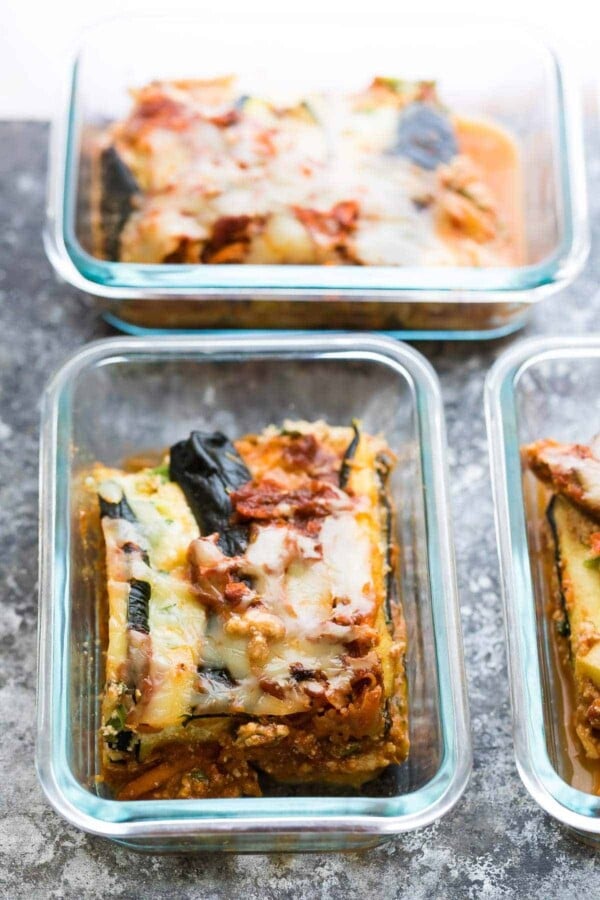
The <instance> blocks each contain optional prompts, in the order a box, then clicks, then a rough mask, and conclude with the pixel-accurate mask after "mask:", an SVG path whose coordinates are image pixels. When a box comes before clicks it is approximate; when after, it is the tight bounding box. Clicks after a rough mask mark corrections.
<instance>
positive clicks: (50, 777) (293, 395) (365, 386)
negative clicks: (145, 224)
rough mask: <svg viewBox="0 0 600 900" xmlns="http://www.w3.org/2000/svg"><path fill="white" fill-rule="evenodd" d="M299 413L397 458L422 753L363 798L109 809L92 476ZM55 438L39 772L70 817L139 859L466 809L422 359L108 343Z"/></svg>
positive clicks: (281, 794)
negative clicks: (85, 534)
mask: <svg viewBox="0 0 600 900" xmlns="http://www.w3.org/2000/svg"><path fill="white" fill-rule="evenodd" d="M242 385H243V388H242V387H241V386H242ZM286 416H294V417H297V416H300V417H302V416H305V417H310V418H311V419H316V418H319V417H322V418H324V419H326V420H327V421H329V422H330V423H338V422H340V423H341V422H347V421H350V420H351V419H352V417H353V416H354V417H360V418H361V419H362V422H363V426H364V428H365V429H370V430H371V431H373V432H374V433H376V432H378V431H380V430H381V431H382V432H384V433H385V436H386V438H387V440H388V442H389V443H390V445H391V447H392V448H393V450H394V452H396V453H397V454H398V456H399V464H398V466H397V468H396V470H395V472H394V475H393V478H392V480H391V486H390V493H391V497H392V500H393V502H394V503H395V504H396V505H397V514H396V528H397V539H398V544H399V547H400V548H401V549H400V553H399V556H400V560H399V564H398V569H399V583H400V590H401V596H402V599H403V604H404V614H405V617H406V622H407V631H408V647H409V649H408V657H407V677H408V685H409V687H408V695H409V706H410V726H409V731H410V740H411V749H410V754H409V757H408V759H407V761H406V762H405V763H404V764H403V765H402V766H397V767H391V768H389V769H388V770H386V771H385V772H384V773H383V774H382V775H380V776H379V777H378V778H377V779H376V780H375V781H372V782H369V783H367V784H366V785H364V786H363V787H362V788H361V789H360V790H350V789H347V788H332V787H331V786H329V787H328V788H327V789H326V790H324V789H323V788H320V789H319V788H318V787H315V786H314V785H313V786H308V787H307V786H304V787H302V786H300V787H298V786H296V787H293V788H292V787H289V786H281V785H280V786H279V787H278V788H277V789H276V790H274V791H272V792H271V793H270V794H269V795H268V796H263V797H260V798H248V797H246V798H242V799H216V800H214V799H187V800H137V801H131V800H130V801H124V800H113V799H109V798H108V797H107V796H105V791H104V789H103V785H102V783H101V782H99V781H98V780H97V776H98V774H99V771H100V768H99V766H100V762H99V748H98V741H97V734H98V727H99V724H100V695H101V692H102V689H103V647H102V641H101V633H102V623H101V621H99V618H100V617H99V613H98V599H99V598H98V596H97V593H98V588H97V587H95V584H97V582H95V580H94V579H93V577H92V573H93V571H94V567H95V566H96V565H97V561H96V560H95V559H90V558H89V551H86V550H85V546H86V545H85V543H84V541H83V539H82V535H81V533H80V529H79V528H78V525H77V510H78V503H77V498H76V495H75V487H74V486H75V480H76V478H77V474H78V473H79V472H81V471H82V470H84V469H86V468H87V467H88V466H89V465H90V463H92V462H93V461H95V460H97V459H100V460H102V461H103V462H106V463H108V464H111V463H116V464H119V463H120V462H121V461H122V460H123V458H124V457H126V456H128V455H130V454H131V453H132V452H134V451H135V452H139V451H140V449H141V448H143V449H150V448H154V449H157V448H158V449H160V448H162V447H165V446H168V445H169V444H170V443H171V442H172V441H173V439H178V438H180V437H181V435H184V434H187V433H189V431H190V429H192V428H195V427H200V428H209V429H213V428H219V429H223V430H224V431H226V432H228V433H229V434H230V435H232V436H236V435H239V434H242V433H244V432H247V431H252V430H257V429H262V428H263V427H264V426H265V424H267V423H269V422H281V421H283V419H284V418H285V417H286ZM42 430H43V438H42V444H43V447H42V453H41V572H40V586H41V587H40V622H39V681H38V691H39V694H38V737H37V767H38V773H39V777H40V780H41V783H42V786H43V788H44V791H45V792H46V795H47V797H48V799H49V800H50V802H51V803H52V805H53V806H54V808H55V809H56V810H57V811H58V812H59V813H61V815H63V816H64V817H65V818H66V819H67V820H68V821H69V822H71V823H72V824H74V825H76V826H77V827H79V828H82V829H84V830H85V831H88V832H91V833H94V834H98V835H102V836H104V837H108V838H112V839H114V840H116V841H119V842H121V843H124V844H126V845H128V846H131V847H135V848H138V849H148V850H150V849H152V850H157V851H161V850H165V851H168V850H176V851H184V850H196V849H220V850H236V851H240V850H248V851H260V850H317V849H318V850H324V849H332V850H333V849H348V848H361V847H368V846H372V845H374V844H377V843H379V842H381V841H382V840H384V839H385V838H386V837H388V836H390V835H393V834H397V833H399V832H403V831H407V830H411V829H415V828H419V827H422V826H425V825H427V824H430V823H431V822H433V821H434V820H436V819H438V818H439V817H440V816H442V815H443V814H444V813H446V812H447V811H448V810H449V809H450V808H451V807H452V806H453V805H454V804H455V803H456V802H457V800H458V799H459V797H460V796H461V794H462V792H463V790H464V788H465V786H466V783H467V781H468V777H469V773H470V768H471V742H470V730H469V724H468V711H467V701H466V689H465V678H464V670H463V661H462V645H461V635H460V623H459V616H458V610H457V593H456V584H455V573H454V563H453V549H452V539H451V535H450V512H449V508H448V495H447V483H446V462H445V459H446V446H445V436H444V422H443V414H442V403H441V399H440V394H439V388H438V384H437V380H436V377H435V375H434V373H433V370H432V369H431V368H430V366H429V365H428V363H427V362H425V361H424V360H423V358H422V357H421V356H420V354H418V353H417V352H416V351H414V350H412V349H411V348H409V347H407V346H406V345H403V344H398V343H396V342H395V341H392V340H390V339H389V338H381V337H373V336H368V335H367V336H364V335H355V336H353V335H335V334H331V335H327V336H323V335H315V336H308V335H305V336H294V337H291V336H287V337H283V336H280V337H278V336H276V335H270V336H262V337H260V338H257V337H255V336H253V337H252V338H250V337H245V336H240V335H236V336H230V337H224V336H219V337H202V338H200V337H188V338H185V337H173V336H171V337H162V338H137V339H133V338H114V339H109V340H105V341H101V342H98V343H96V344H93V345H91V346H88V347H86V348H84V349H82V350H81V351H79V352H78V353H77V354H76V355H75V356H73V357H71V359H70V360H68V361H67V363H66V364H65V365H64V366H63V367H62V369H61V370H60V371H59V372H58V374H57V375H55V377H54V378H53V380H52V381H51V383H50V385H49V387H48V388H47V390H46V393H45V396H44V402H43V422H42ZM86 554H87V555H86Z"/></svg>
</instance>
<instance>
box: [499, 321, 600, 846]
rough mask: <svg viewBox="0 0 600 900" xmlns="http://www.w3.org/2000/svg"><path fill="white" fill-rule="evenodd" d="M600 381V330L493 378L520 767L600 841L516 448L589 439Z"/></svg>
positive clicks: (571, 820)
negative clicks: (570, 722) (544, 441)
mask: <svg viewBox="0 0 600 900" xmlns="http://www.w3.org/2000/svg"><path fill="white" fill-rule="evenodd" d="M599 388H600V337H589V338H554V339H552V338H547V337H544V338H536V339H533V340H529V341H523V342H521V343H519V344H517V346H515V347H513V348H511V349H510V350H508V351H507V352H505V353H504V354H503V355H502V356H501V357H500V359H499V360H498V362H497V363H496V364H495V366H494V368H493V369H492V370H491V372H490V374H489V376H488V379H487V385H486V407H487V409H486V411H487V419H488V435H489V441H490V454H491V465H492V480H493V487H494V496H495V506H496V510H495V511H496V527H497V532H498V542H499V549H500V564H501V569H502V589H503V594H504V607H505V622H506V634H507V640H508V650H509V672H510V680H511V693H512V707H513V735H514V742H515V754H516V760H517V767H518V769H519V773H520V775H521V778H522V780H523V783H524V784H525V787H526V788H527V790H528V791H529V793H530V794H531V795H532V797H533V798H534V799H535V800H536V801H537V802H538V803H539V804H540V806H542V808H543V809H545V810H546V812H548V813H550V815H552V816H554V817H555V818H556V819H558V820H559V821H560V822H562V823H563V824H565V825H567V826H569V827H570V828H571V829H573V830H574V831H575V832H576V833H577V834H578V835H579V836H581V837H584V838H585V839H586V840H587V841H588V842H591V843H594V844H596V845H598V846H600V797H598V796H595V795H594V794H592V793H591V792H590V791H591V789H592V783H593V778H592V775H591V774H590V772H589V771H586V768H585V765H584V763H582V761H581V760H580V759H578V758H577V753H578V751H579V750H580V748H579V745H578V741H577V738H576V737H574V735H573V734H572V732H571V729H570V727H569V725H568V717H569V702H570V701H569V697H568V694H569V689H568V685H569V683H570V678H568V677H567V678H565V673H564V672H563V670H562V667H561V665H560V663H559V660H558V658H557V652H556V648H557V644H556V637H555V634H554V630H555V626H554V623H553V622H552V621H551V619H550V615H549V610H550V609H552V607H553V605H554V602H553V601H554V596H553V592H554V591H555V590H556V585H555V582H554V581H553V577H552V576H553V566H552V564H551V560H550V559H549V555H548V547H547V546H544V538H543V530H542V529H543V521H544V517H545V506H546V502H545V501H544V499H543V498H540V491H539V488H538V483H537V481H536V479H534V477H533V476H532V475H531V473H529V472H523V471H522V467H521V461H520V456H519V448H520V447H521V445H523V444H526V443H530V442H532V441H535V440H539V439H543V438H554V439H556V440H558V441H565V442H568V443H573V442H581V443H588V442H589V441H590V439H591V438H592V436H593V433H594V431H598V430H600V428H599V426H600V390H599ZM540 499H542V501H543V502H542V503H540ZM569 674H570V673H567V676H568V675H569ZM580 756H581V758H582V759H583V752H582V751H581V752H580Z"/></svg>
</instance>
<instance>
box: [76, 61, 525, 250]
mask: <svg viewBox="0 0 600 900" xmlns="http://www.w3.org/2000/svg"><path fill="white" fill-rule="evenodd" d="M132 97H133V106H132V109H131V111H130V113H129V115H128V116H127V117H126V118H125V119H123V120H122V121H119V122H116V123H114V124H112V125H111V126H110V127H109V128H108V129H107V130H106V131H105V132H104V133H103V134H102V135H101V137H100V140H99V144H98V149H97V153H96V158H95V164H94V169H95V175H94V177H93V191H92V194H93V196H92V225H93V228H92V231H93V235H94V245H95V246H94V252H95V253H96V255H98V256H99V257H101V258H105V259H110V260H118V261H122V262H129V263H188V264H195V263H207V264H220V263H250V264H252V263H254V264H266V263H280V264H282V263H283V264H285V263H295V264H313V265H314V264H316V265H320V264H324V265H376V266H400V265H401V266H404V265H415V266H423V265H425V266H428V265H461V266H462V265H467V266H496V265H501V266H504V265H515V264H519V263H520V262H522V259H521V256H522V253H521V234H520V232H521V187H520V166H519V160H518V152H517V149H516V147H515V144H514V142H513V141H512V139H511V138H510V137H509V136H508V135H507V134H506V133H505V132H504V131H502V129H500V128H499V127H497V126H495V125H493V124H492V123H486V122H479V121H475V120H467V119H462V118H459V117H457V116H455V115H453V114H451V113H450V112H449V111H448V110H447V109H446V108H445V107H444V106H443V105H442V103H441V102H440V100H439V99H438V96H437V93H436V88H435V84H434V83H433V82H428V81H418V82H411V81H401V80H398V79H392V78H375V79H374V81H373V82H372V83H371V84H370V85H369V86H368V87H367V88H366V89H365V90H362V91H360V92H359V93H354V94H347V95H340V94H325V93H322V94H315V95H312V94H311V95H307V96H305V97H291V98H290V97H288V98H285V99H284V98H280V99H278V100H274V99H269V98H267V97H259V96H248V95H244V94H242V93H241V92H240V90H239V88H237V87H236V82H235V79H233V78H220V79H214V80H212V81H156V82H152V83H150V84H148V85H146V86H145V87H142V88H139V89H136V90H133V91H132Z"/></svg>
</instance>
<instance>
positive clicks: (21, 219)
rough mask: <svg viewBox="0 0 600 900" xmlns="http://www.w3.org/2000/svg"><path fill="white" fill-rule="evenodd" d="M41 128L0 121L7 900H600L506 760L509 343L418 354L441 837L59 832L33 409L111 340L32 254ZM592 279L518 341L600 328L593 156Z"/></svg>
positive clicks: (38, 251) (38, 250) (2, 762)
mask: <svg viewBox="0 0 600 900" xmlns="http://www.w3.org/2000/svg"><path fill="white" fill-rule="evenodd" d="M46 139H47V131H46V128H45V127H44V126H42V125H37V124H36V125H34V124H19V123H5V124H1V125H0V147H1V152H0V222H1V226H2V227H1V228H0V583H1V584H2V593H1V603H2V607H1V613H0V647H1V657H0V723H1V724H0V816H1V819H0V896H2V897H5V898H10V900H17V898H21V897H23V898H62V897H68V898H104V897H110V898H138V897H144V898H147V900H153V898H159V897H181V898H237V897H243V898H246V900H263V898H273V900H274V898H288V897H290V898H291V897H294V898H303V900H313V898H328V900H329V898H331V900H342V898H346V897H349V896H355V897H361V898H402V897H407V898H408V897H410V898H411V900H421V898H423V900H424V898H432V897H435V898H437V897H442V898H447V897H448V898H455V897H456V898H480V897H481V898H504V897H519V898H523V897H527V898H570V897H575V896H579V895H584V896H587V897H595V896H596V897H597V896H600V869H599V865H598V861H597V860H598V857H597V854H596V853H595V852H594V851H593V850H591V849H589V848H587V847H585V846H582V845H580V844H578V843H577V842H575V841H574V840H573V839H572V838H571V837H570V836H569V835H568V834H567V833H565V831H563V830H562V828H561V827H560V826H558V825H557V824H556V823H555V822H553V821H552V820H551V819H549V818H548V817H547V816H546V815H545V814H544V813H543V812H542V811H541V810H540V809H539V808H538V807H537V806H536V804H535V803H534V802H533V801H532V800H531V799H530V798H529V796H528V794H527V793H526V791H525V789H524V788H523V786H522V784H521V782H520V780H519V777H518V775H517V772H516V770H515V766H514V762H513V752H512V744H511V733H510V732H511V726H510V711H509V699H508V686H507V677H506V659H505V651H504V641H503V633H502V617H501V603H500V597H499V588H498V565H497V559H496V552H495V537H494V532H493V522H492V501H491V494H490V485H489V478H488V470H487V455H486V454H487V446H486V438H485V430H484V420H483V407H482V388H483V380H484V376H485V373H486V371H487V369H488V368H489V366H490V364H491V363H492V362H493V360H494V359H495V358H496V356H497V355H498V354H499V353H500V351H501V350H502V349H503V346H506V344H507V341H504V342H501V343H487V344H479V345H474V344H467V343H445V344H432V343H429V344H421V345H420V349H422V350H423V352H424V353H425V354H426V355H427V356H428V357H429V359H430V360H431V361H432V362H433V364H434V365H435V367H436V369H437V371H438V373H439V375H440V379H441V383H442V388H443V394H444V400H445V405H446V413H447V418H448V435H449V443H450V462H451V467H452V479H451V483H452V502H453V513H454V524H455V531H456V552H457V562H458V575H459V583H460V592H461V611H462V621H463V627H464V631H465V647H466V659H467V672H468V681H469V696H470V703H471V711H472V717H473V738H474V748H475V765H474V772H473V778H472V781H471V785H470V787H469V789H468V791H467V793H466V795H465V797H464V798H463V800H462V801H461V802H460V803H459V805H458V806H457V808H456V809H455V810H454V811H453V812H451V813H450V814H449V815H448V816H446V817H445V818H444V819H443V820H442V821H440V822H438V823H437V824H435V825H434V826H433V827H431V828H429V829H427V830H425V831H421V832H416V833H413V834H410V835H408V836H405V837H400V838H398V839H397V840H392V841H390V842H389V843H388V844H387V845H385V846H383V847H381V848H378V849H376V850H372V851H369V852H365V853H361V854H358V853H355V854H349V855H325V854H324V855H307V856H302V855H289V856H284V855H271V856H223V855H212V856H211V855H201V856H197V857H192V858H189V857H188V858H186V857H183V856H175V857H162V858H161V857H159V856H138V855H136V854H133V853H131V852H129V851H127V850H125V849H123V848H120V847H118V846H115V845H112V844H110V843H109V842H106V841H103V840H101V839H97V838H93V837H89V836H86V835H84V834H82V833H79V832H77V831H76V830H75V829H73V828H71V827H69V826H67V825H66V824H65V823H64V822H63V821H62V820H61V819H60V818H59V817H58V816H57V815H56V814H55V813H54V812H53V811H52V810H51V809H50V807H49V806H48V804H47V803H46V801H45V799H44V797H43V796H42V792H41V790H40V788H39V786H38V783H37V779H36V774H35V770H34V764H33V753H34V708H35V668H36V648H35V634H36V606H37V583H36V579H37V448H38V415H39V398H40V393H41V391H42V387H43V385H44V383H45V382H46V380H47V378H48V376H49V374H50V373H51V372H52V371H53V370H54V369H55V368H56V367H57V366H58V365H59V364H60V362H61V361H62V360H63V359H64V357H65V356H66V355H67V354H68V353H69V352H71V351H72V350H74V349H75V348H77V347H79V346H81V345H82V344H83V343H85V342H86V341H89V340H90V339H92V338H97V337H101V336H105V335H108V334H111V333H112V331H111V329H110V328H109V327H108V326H107V325H106V324H104V323H103V322H102V320H101V319H100V318H99V316H98V314H97V311H96V310H95V308H94V304H93V301H92V300H90V299H89V298H85V297H82V296H80V295H79V294H78V293H77V292H76V291H75V290H72V289H70V288H68V287H66V286H65V285H62V284H60V283H58V282H57V280H56V279H55V278H54V276H53V274H52V271H51V269H50V267H49V265H48V263H47V261H46V259H45V256H44V252H43V249H42V243H41V223H42V216H43V209H44V184H45V179H44V175H45V160H46ZM595 156H596V158H595V159H594V160H593V163H592V164H591V165H590V171H589V180H590V188H591V191H590V193H591V199H592V204H593V207H594V223H595V226H596V228H595V231H596V234H595V242H594V247H593V250H592V256H591V259H590V262H589V264H588V266H587V268H586V270H585V273H584V274H583V275H582V276H581V277H580V278H578V280H577V281H576V282H575V284H574V285H573V286H572V287H570V288H569V289H568V290H567V291H565V292H563V293H562V294H560V295H558V296H557V297H555V298H553V299H551V300H549V301H547V302H545V303H544V304H543V305H541V306H540V307H539V308H538V310H537V311H536V313H535V315H534V318H533V319H532V321H531V323H530V324H529V325H528V326H527V328H526V329H525V330H524V331H523V332H522V333H521V334H520V335H519V336H518V337H517V338H516V339H517V340H520V339H522V338H523V337H525V336H526V335H533V334H553V333H573V334H575V333H587V332H589V331H593V330H594V329H596V328H597V327H598V317H599V314H600V295H598V276H599V274H600V273H599V265H598V262H597V261H596V256H595V251H596V250H597V246H598V237H599V236H600V190H599V189H600V160H598V158H597V154H595Z"/></svg>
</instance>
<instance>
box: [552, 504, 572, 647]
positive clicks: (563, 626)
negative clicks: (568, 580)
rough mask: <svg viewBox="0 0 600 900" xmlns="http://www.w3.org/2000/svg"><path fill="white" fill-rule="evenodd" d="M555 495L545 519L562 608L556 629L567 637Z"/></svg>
mask: <svg viewBox="0 0 600 900" xmlns="http://www.w3.org/2000/svg"><path fill="white" fill-rule="evenodd" d="M556 500H557V498H556V495H554V496H553V497H552V499H551V500H550V503H549V504H548V508H547V509H546V519H547V520H548V524H549V526H550V531H551V532H552V538H553V541H554V565H555V567H556V575H557V581H558V590H559V597H560V607H561V610H562V619H559V620H558V621H557V623H556V629H557V631H558V633H559V634H560V635H562V636H563V637H569V636H570V634H571V625H570V622H569V613H568V610H567V601H566V598H565V594H564V591H563V587H562V568H561V556H560V534H559V530H558V524H557V522H556V515H555V512H556Z"/></svg>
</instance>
